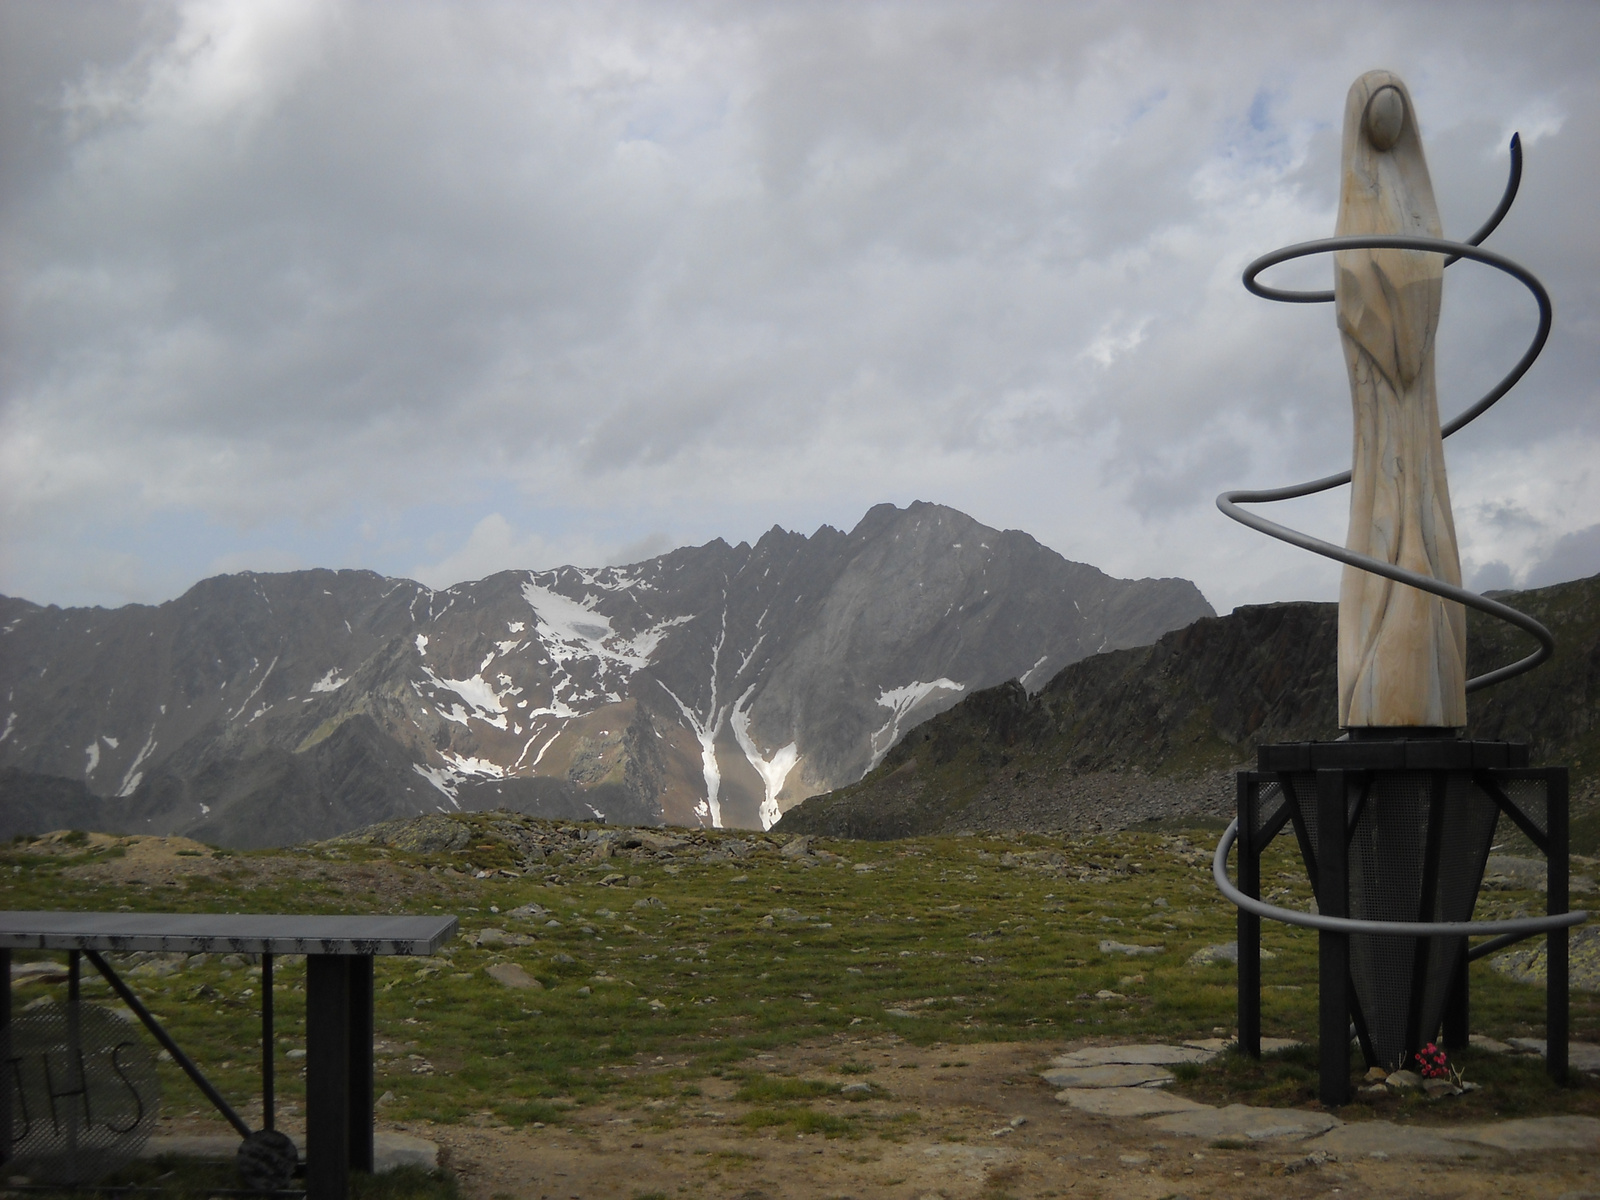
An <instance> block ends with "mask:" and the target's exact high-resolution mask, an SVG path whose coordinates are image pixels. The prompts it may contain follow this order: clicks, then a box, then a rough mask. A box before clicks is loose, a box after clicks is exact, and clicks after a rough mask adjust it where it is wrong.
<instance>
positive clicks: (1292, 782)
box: [1283, 772, 1317, 889]
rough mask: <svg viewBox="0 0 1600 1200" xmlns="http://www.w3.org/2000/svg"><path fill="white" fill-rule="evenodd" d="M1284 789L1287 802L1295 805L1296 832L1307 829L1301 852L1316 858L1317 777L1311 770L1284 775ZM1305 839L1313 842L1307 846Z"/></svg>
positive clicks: (1313, 883) (1314, 885)
mask: <svg viewBox="0 0 1600 1200" xmlns="http://www.w3.org/2000/svg"><path fill="white" fill-rule="evenodd" d="M1283 790H1284V793H1285V796H1284V800H1285V803H1287V804H1289V805H1291V806H1292V807H1293V811H1294V813H1295V832H1296V834H1297V835H1298V834H1299V832H1300V830H1301V829H1304V830H1305V838H1304V839H1303V840H1302V844H1301V847H1300V849H1301V852H1302V854H1304V855H1305V856H1306V858H1307V859H1308V861H1309V860H1314V859H1315V858H1316V855H1317V777H1316V776H1315V775H1314V774H1311V773H1309V772H1306V773H1299V774H1294V775H1285V776H1283ZM1304 841H1309V842H1310V843H1311V844H1310V846H1309V847H1307V846H1306V845H1305V844H1304ZM1311 886H1312V888H1313V889H1315V888H1316V886H1317V879H1316V875H1315V873H1313V874H1312V877H1311Z"/></svg>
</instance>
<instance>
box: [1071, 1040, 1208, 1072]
mask: <svg viewBox="0 0 1600 1200" xmlns="http://www.w3.org/2000/svg"><path fill="white" fill-rule="evenodd" d="M1216 1056H1217V1052H1216V1051H1215V1050H1206V1049H1202V1048H1201V1047H1199V1046H1160V1045H1143V1046H1090V1047H1089V1048H1088V1049H1085V1050H1074V1051H1073V1052H1072V1053H1071V1054H1063V1055H1061V1056H1060V1057H1059V1058H1053V1059H1051V1060H1050V1062H1051V1065H1052V1066H1057V1067H1098V1066H1111V1065H1136V1066H1145V1067H1149V1066H1162V1065H1170V1064H1172V1063H1203V1062H1209V1061H1210V1060H1211V1059H1213V1058H1215V1057H1216Z"/></svg>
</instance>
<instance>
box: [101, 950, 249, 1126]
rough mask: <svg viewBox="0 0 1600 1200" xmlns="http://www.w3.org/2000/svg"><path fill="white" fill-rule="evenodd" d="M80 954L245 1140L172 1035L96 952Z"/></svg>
mask: <svg viewBox="0 0 1600 1200" xmlns="http://www.w3.org/2000/svg"><path fill="white" fill-rule="evenodd" d="M83 955H84V957H85V958H87V959H88V960H89V961H90V962H91V963H93V964H94V969H95V970H97V971H99V972H100V974H102V975H104V976H105V980H106V982H107V983H109V984H110V985H111V990H112V991H114V992H116V993H117V995H118V996H120V997H121V998H122V1002H123V1003H124V1004H126V1005H127V1006H128V1007H129V1008H130V1009H132V1010H133V1014H134V1016H136V1017H138V1018H139V1020H141V1021H143V1022H144V1027H145V1028H146V1029H148V1030H149V1031H150V1034H151V1036H152V1037H154V1038H155V1039H156V1041H158V1042H160V1043H161V1046H162V1048H163V1049H164V1050H166V1052H167V1053H168V1054H170V1055H172V1061H173V1062H175V1063H177V1064H178V1065H179V1066H180V1067H182V1068H183V1072H184V1074H185V1075H187V1076H188V1077H189V1078H190V1079H192V1080H193V1081H194V1085H195V1087H197V1088H199V1089H200V1091H201V1092H202V1093H204V1095H205V1098H206V1099H207V1100H209V1101H211V1105H212V1107H213V1108H215V1109H216V1110H217V1111H218V1112H219V1113H221V1114H222V1116H223V1118H224V1119H225V1120H226V1121H227V1122H228V1124H230V1125H232V1126H233V1127H234V1128H235V1129H237V1130H238V1131H239V1136H240V1137H242V1138H247V1137H249V1136H250V1126H248V1125H246V1124H245V1122H244V1118H242V1117H241V1116H240V1115H239V1114H238V1113H236V1112H234V1111H233V1106H232V1105H231V1104H229V1103H228V1102H227V1101H226V1100H224V1099H223V1098H222V1093H221V1092H219V1091H217V1089H216V1088H215V1087H213V1086H212V1083H211V1081H210V1080H209V1079H207V1078H206V1077H205V1076H204V1075H203V1074H201V1072H200V1068H199V1067H197V1066H195V1065H194V1060H193V1059H191V1058H190V1057H189V1056H188V1055H187V1054H185V1053H184V1052H183V1050H182V1048H180V1047H179V1045H178V1043H177V1042H175V1041H173V1040H172V1035H171V1034H170V1033H168V1032H167V1031H166V1030H165V1029H163V1028H162V1027H161V1022H160V1021H158V1020H156V1018H155V1014H154V1013H152V1012H151V1011H150V1010H149V1009H148V1008H146V1007H145V1006H144V1004H143V1003H142V1002H141V1001H140V999H139V997H137V996H135V995H134V994H133V991H132V989H130V988H129V987H128V985H127V984H125V983H123V982H122V977H121V976H120V975H118V974H117V973H116V972H115V971H113V970H112V969H111V964H110V963H108V962H106V960H105V959H103V958H101V957H100V954H99V952H98V951H95V950H85V951H84V952H83Z"/></svg>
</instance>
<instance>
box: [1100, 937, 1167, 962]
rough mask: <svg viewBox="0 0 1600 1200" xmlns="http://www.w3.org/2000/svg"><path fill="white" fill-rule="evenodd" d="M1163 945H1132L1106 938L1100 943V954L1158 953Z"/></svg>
mask: <svg viewBox="0 0 1600 1200" xmlns="http://www.w3.org/2000/svg"><path fill="white" fill-rule="evenodd" d="M1165 949H1166V947H1165V946H1132V945H1129V944H1128V943H1127V942H1116V941H1112V940H1111V939H1110V938H1106V939H1104V940H1103V941H1101V943H1100V953H1101V954H1126V955H1128V956H1129V957H1130V958H1132V957H1133V956H1134V955H1139V954H1160V953H1161V952H1162V951H1163V950H1165Z"/></svg>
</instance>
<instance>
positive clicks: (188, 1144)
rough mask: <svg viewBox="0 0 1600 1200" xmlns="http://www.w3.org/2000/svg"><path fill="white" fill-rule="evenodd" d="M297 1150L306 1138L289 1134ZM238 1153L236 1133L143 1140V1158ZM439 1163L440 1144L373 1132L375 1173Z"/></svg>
mask: <svg viewBox="0 0 1600 1200" xmlns="http://www.w3.org/2000/svg"><path fill="white" fill-rule="evenodd" d="M289 1140H290V1141H292V1142H293V1143H294V1148H295V1150H296V1152H298V1153H299V1155H300V1157H301V1158H302V1159H304V1158H305V1153H306V1139H305V1137H304V1135H302V1134H290V1135H289ZM238 1153H239V1137H238V1135H236V1134H188V1135H181V1134H180V1135H170V1136H161V1135H157V1136H155V1137H152V1138H151V1139H150V1140H149V1141H147V1142H146V1143H145V1144H144V1148H143V1149H142V1150H140V1151H139V1157H140V1158H160V1157H161V1156H162V1155H164V1154H170V1155H172V1156H173V1157H174V1158H198V1159H204V1160H205V1161H207V1162H232V1161H233V1158H234V1156H235V1155H236V1154H238ZM438 1165H439V1147H438V1145H437V1144H436V1143H434V1142H430V1141H428V1140H426V1139H425V1138H419V1137H412V1136H411V1135H410V1134H408V1133H393V1132H388V1131H385V1130H379V1131H377V1132H376V1133H374V1134H373V1135H372V1166H373V1170H374V1172H375V1173H378V1174H381V1173H382V1172H384V1171H392V1170H394V1169H395V1168H396V1167H427V1168H430V1169H431V1168H433V1167H437V1166H438Z"/></svg>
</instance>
